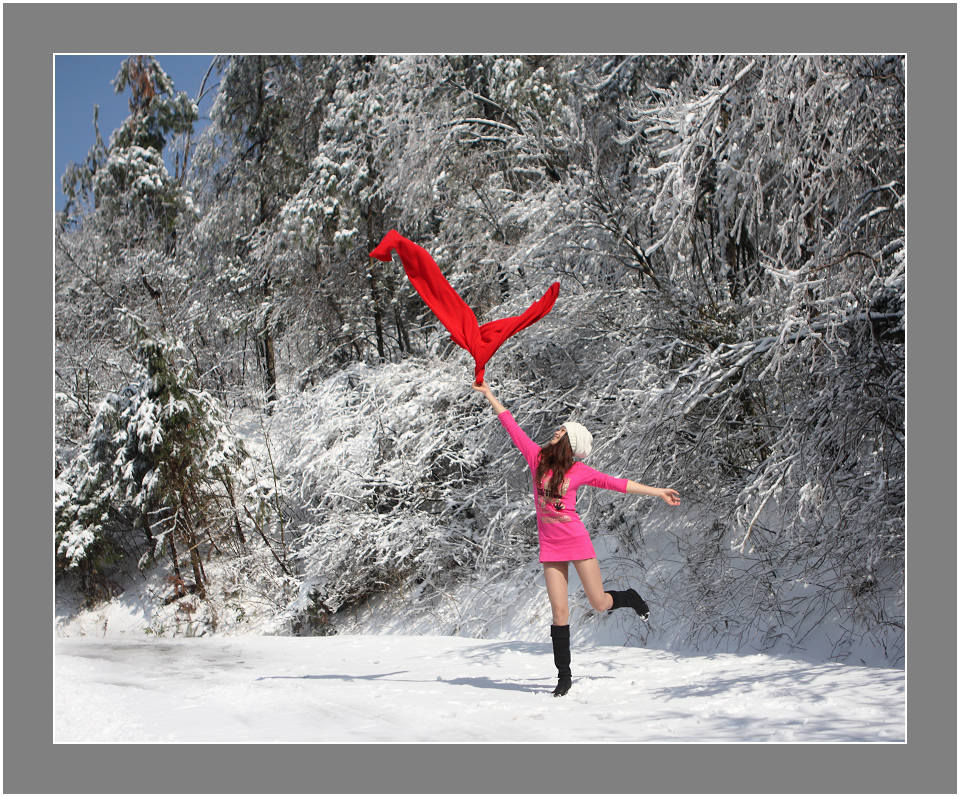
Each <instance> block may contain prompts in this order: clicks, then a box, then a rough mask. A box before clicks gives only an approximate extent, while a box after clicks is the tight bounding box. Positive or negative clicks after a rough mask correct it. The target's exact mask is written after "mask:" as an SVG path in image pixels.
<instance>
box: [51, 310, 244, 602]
mask: <svg viewBox="0 0 960 797" xmlns="http://www.w3.org/2000/svg"><path fill="white" fill-rule="evenodd" d="M128 319H129V323H130V326H131V327H132V331H133V334H134V335H135V337H136V340H137V351H136V361H137V364H138V370H139V373H138V376H137V379H136V381H135V382H133V383H131V384H130V385H127V386H126V387H124V388H123V389H122V390H121V391H120V392H118V393H111V394H109V395H108V396H107V397H106V399H104V401H103V402H102V403H101V406H100V408H99V411H98V413H97V416H96V418H95V420H94V423H93V425H92V426H91V428H90V430H89V433H88V441H87V444H86V446H85V448H84V450H83V451H82V452H81V454H80V455H79V456H78V457H77V458H76V459H75V460H74V462H73V463H72V464H71V466H70V468H69V469H68V470H67V471H66V472H65V473H64V474H63V475H62V477H61V479H60V481H61V483H62V489H61V491H60V493H59V494H58V502H57V554H58V560H59V562H60V564H61V566H62V567H63V568H64V569H65V570H68V571H69V570H72V569H76V568H81V569H82V571H83V572H84V573H85V574H88V573H95V572H97V570H98V569H102V568H103V567H104V566H105V565H108V564H111V563H114V562H115V560H116V558H117V557H116V554H117V552H118V551H121V552H125V553H127V554H129V553H131V552H132V551H135V550H138V549H142V548H143V545H142V542H143V540H146V541H147V542H148V543H149V547H148V548H146V549H145V550H143V553H142V557H141V564H145V563H146V562H147V561H149V560H150V559H151V558H152V557H155V556H158V555H159V554H160V553H161V551H162V550H163V548H164V546H167V547H168V550H169V553H170V557H171V562H172V564H173V569H174V573H175V576H176V578H177V583H178V584H179V585H180V586H181V587H182V586H183V584H184V583H185V580H184V579H183V577H182V573H181V560H182V558H183V557H184V556H186V557H188V560H189V562H190V566H191V568H192V571H193V579H194V580H193V582H192V584H191V588H192V589H194V590H196V591H197V592H199V593H200V594H201V595H203V594H204V591H205V583H206V581H207V579H206V576H205V573H204V569H203V563H202V558H201V551H200V548H201V546H205V547H213V548H216V547H217V539H218V538H222V537H223V536H224V535H225V534H228V533H231V534H232V533H238V534H239V535H240V536H241V537H242V532H239V530H238V526H237V524H238V523H239V515H238V513H239V509H238V507H237V499H236V490H235V487H234V482H235V472H236V471H237V470H238V469H239V467H240V465H241V463H242V461H243V459H244V458H245V456H246V452H245V450H244V447H243V445H242V443H241V442H240V441H239V440H238V439H236V438H235V437H234V436H233V435H232V434H231V433H230V431H229V429H228V428H227V426H226V424H225V421H224V418H223V415H222V410H221V409H220V407H219V405H218V404H217V402H216V401H215V400H214V399H213V398H212V397H211V396H210V395H209V394H208V393H206V392H205V391H203V390H200V389H198V387H197V384H196V377H195V375H194V374H193V372H192V371H191V369H190V368H189V367H188V366H186V365H185V364H184V362H183V360H184V354H185V353H184V351H183V349H182V346H180V345H178V344H176V343H174V342H171V341H168V340H165V339H163V338H159V337H157V336H154V335H152V334H151V333H150V332H149V331H148V330H147V328H146V327H145V326H144V325H143V324H142V322H140V321H139V319H137V318H136V317H135V316H133V315H128Z"/></svg>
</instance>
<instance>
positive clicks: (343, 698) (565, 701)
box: [54, 635, 905, 743]
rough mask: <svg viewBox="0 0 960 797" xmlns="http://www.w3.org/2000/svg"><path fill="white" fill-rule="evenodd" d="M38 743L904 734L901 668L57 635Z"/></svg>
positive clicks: (488, 646) (847, 738)
mask: <svg viewBox="0 0 960 797" xmlns="http://www.w3.org/2000/svg"><path fill="white" fill-rule="evenodd" d="M55 663H56V688H55V702H54V719H55V730H54V740H55V742H60V743H72V742H414V741H415V742H605V743H608V742H788V743H789V742H903V741H905V724H904V717H905V715H904V673H903V670H901V669H893V668H871V667H862V666H853V665H847V664H839V663H810V662H803V661H799V660H796V659H790V658H784V657H774V656H768V655H765V654H754V655H737V654H727V653H725V654H715V655H678V654H675V653H670V652H666V651H659V650H648V649H643V648H632V647H621V646H615V645H590V644H587V645H576V644H574V645H573V650H572V669H573V674H574V683H573V689H572V690H571V692H570V693H569V694H567V695H566V696H565V697H563V698H554V697H553V696H552V695H551V694H550V692H551V691H552V689H553V686H554V684H555V681H556V676H555V670H554V667H553V661H552V656H551V651H550V643H549V641H545V642H537V643H533V642H524V641H511V640H489V639H487V640H482V639H469V638H463V637H449V636H448V637H437V636H403V635H380V636H377V635H335V636H327V637H270V636H261V637H254V636H246V637H233V638H223V637H209V638H202V639H183V638H177V639H163V640H159V639H128V638H107V639H94V638H86V639H68V638H60V639H57V640H56V662H55Z"/></svg>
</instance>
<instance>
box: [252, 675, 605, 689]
mask: <svg viewBox="0 0 960 797" xmlns="http://www.w3.org/2000/svg"><path fill="white" fill-rule="evenodd" d="M406 672H407V670H396V671H394V672H384V673H374V674H371V675H336V674H330V675H261V676H260V677H259V678H257V680H258V681H272V680H291V681H348V682H352V681H389V682H391V683H409V684H430V683H443V684H450V685H451V686H473V687H476V688H477V689H502V690H506V691H509V692H532V693H538V692H543V693H547V694H550V693H552V692H553V683H552V682H549V683H548V681H547V680H546V679H543V678H530V679H524V680H519V681H497V680H494V679H493V678H489V677H487V676H476V677H473V678H440V677H438V678H435V679H434V680H433V681H426V680H423V679H417V678H392V677H390V676H393V675H403V674H404V673H406ZM610 677H612V676H609V675H600V676H597V675H582V676H578V678H579V679H580V680H596V679H598V678H610Z"/></svg>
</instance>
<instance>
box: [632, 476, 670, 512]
mask: <svg viewBox="0 0 960 797" xmlns="http://www.w3.org/2000/svg"><path fill="white" fill-rule="evenodd" d="M627 492H628V493H634V494H637V495H652V496H654V497H656V498H662V499H663V500H664V501H666V502H667V503H668V504H670V506H679V505H680V493H678V492H677V491H676V490H672V489H670V488H669V487H648V486H647V485H645V484H640V482H634V481H630V479H627Z"/></svg>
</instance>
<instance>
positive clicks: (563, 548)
mask: <svg viewBox="0 0 960 797" xmlns="http://www.w3.org/2000/svg"><path fill="white" fill-rule="evenodd" d="M497 419H498V420H499V421H500V423H501V424H503V428H504V429H506V430H507V434H509V435H510V439H511V440H513V443H514V445H516V447H517V448H519V449H520V453H521V454H523V458H524V459H525V460H526V461H527V466H528V467H529V468H530V474H531V476H532V477H533V480H534V485H533V496H534V503H535V504H536V508H537V534H538V536H539V537H540V561H541V562H573V561H577V560H578V559H594V558H596V555H597V554H596V552H595V551H594V550H593V543H592V542H591V541H590V534H589V533H588V532H587V529H586V527H585V526H584V525H583V521H581V520H580V516H579V515H578V514H577V508H576V500H577V488H578V487H581V486H583V485H585V484H587V485H590V486H591V487H603V488H604V489H607V490H616V491H617V492H620V493H625V492H626V491H627V480H626V479H616V478H614V477H613V476H608V475H607V474H606V473H601V472H600V471H598V470H594V469H593V468H591V467H590V466H589V465H584V464H583V463H582V462H574V463H573V466H572V467H571V468H570V470H569V471H567V475H566V477H565V478H564V480H563V485H562V486H561V488H560V490H559V491H558V493H559V494H554V495H547V492H546V490H545V489H543V485H540V484H536V483H535V482H536V478H537V458H538V457H539V455H540V446H538V445H537V444H536V443H534V442H533V441H532V440H531V439H530V438H529V437H527V435H526V433H525V432H524V431H523V429H521V428H520V427H519V426H518V425H517V422H516V421H515V420H514V419H513V416H512V415H511V414H510V412H509V411H505V412H501V413H500V414H499V415H497ZM549 478H550V473H547V475H546V478H545V479H544V481H549Z"/></svg>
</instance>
